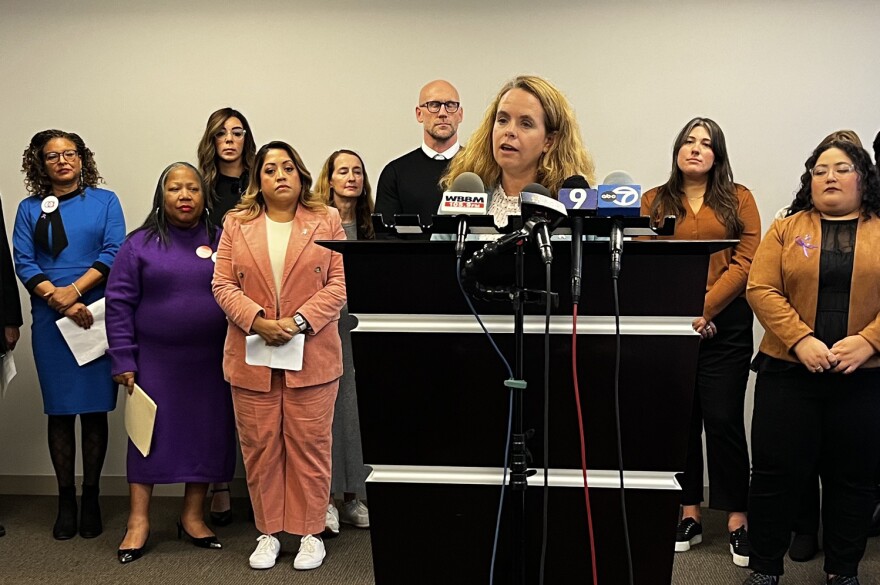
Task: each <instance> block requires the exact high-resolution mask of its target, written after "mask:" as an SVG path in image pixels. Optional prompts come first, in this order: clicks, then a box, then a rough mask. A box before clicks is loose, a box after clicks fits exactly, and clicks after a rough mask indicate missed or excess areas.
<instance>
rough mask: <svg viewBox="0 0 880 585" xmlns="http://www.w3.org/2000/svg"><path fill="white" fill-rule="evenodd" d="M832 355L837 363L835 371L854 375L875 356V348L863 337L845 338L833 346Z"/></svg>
mask: <svg viewBox="0 0 880 585" xmlns="http://www.w3.org/2000/svg"><path fill="white" fill-rule="evenodd" d="M831 353H832V354H833V355H834V360H835V362H836V364H835V367H834V371H835V372H841V373H843V374H852V373H853V372H855V371H856V370H857V369H859V367H861V365H862V364H864V363H865V362H866V361H868V359H869V358H870V357H871V356H872V355H874V353H875V351H874V346H873V345H871V344H870V343H868V340H867V339H865V338H864V337H862V336H861V335H850V336H848V337H844V338H843V339H841V340H840V341H838V342H837V343H835V344H834V345H832V346H831Z"/></svg>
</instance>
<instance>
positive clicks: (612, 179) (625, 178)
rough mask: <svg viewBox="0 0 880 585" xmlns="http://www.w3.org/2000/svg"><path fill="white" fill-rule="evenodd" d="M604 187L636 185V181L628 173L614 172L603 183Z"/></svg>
mask: <svg viewBox="0 0 880 585" xmlns="http://www.w3.org/2000/svg"><path fill="white" fill-rule="evenodd" d="M602 184H603V185H634V184H635V181H634V180H633V178H632V177H631V176H630V174H629V173H628V172H626V171H612V172H611V173H609V174H608V176H607V177H605V180H604V181H602Z"/></svg>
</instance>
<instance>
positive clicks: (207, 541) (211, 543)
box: [177, 519, 223, 548]
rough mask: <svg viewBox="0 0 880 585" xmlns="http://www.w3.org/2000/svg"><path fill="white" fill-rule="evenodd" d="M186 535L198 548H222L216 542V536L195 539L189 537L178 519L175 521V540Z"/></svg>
mask: <svg viewBox="0 0 880 585" xmlns="http://www.w3.org/2000/svg"><path fill="white" fill-rule="evenodd" d="M184 534H185V535H186V537H187V538H189V539H190V541H191V542H192V543H193V544H194V545H195V546H197V547H199V548H223V544H222V543H221V542H220V541H219V540H217V536H216V535H215V536H203V537H201V538H196V537H195V536H191V535H190V534H189V532H187V531H186V529H185V528H184V527H183V522H181V521H180V520H179V519H178V520H177V538H178V540H179V539H180V538H181V537H182V536H183V535H184Z"/></svg>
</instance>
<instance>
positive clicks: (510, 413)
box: [455, 256, 514, 585]
mask: <svg viewBox="0 0 880 585" xmlns="http://www.w3.org/2000/svg"><path fill="white" fill-rule="evenodd" d="M455 279H456V282H458V289H459V290H460V291H461V294H462V296H463V297H464V300H465V302H466V303H467V306H468V308H469V309H470V311H471V314H472V315H473V316H474V318H475V319H476V320H477V323H479V324H480V327H481V328H482V329H483V333H485V334H486V337H488V338H489V343H490V344H491V345H492V348H493V349H494V350H495V353H496V354H498V357H499V358H501V362H502V363H503V364H504V367H505V368H506V369H507V375H508V379H513V369H512V368H511V367H510V363H509V362H508V361H507V358H505V357H504V354H503V353H501V350H500V349H499V348H498V345H497V344H496V343H495V340H494V339H493V338H492V334H491V333H489V330H488V329H486V326H485V325H484V324H483V320H482V319H480V315H479V314H478V313H477V310H476V308H474V305H473V303H472V302H471V299H470V297H469V296H468V294H467V292H465V290H464V284H463V283H462V281H461V257H460V256H459V257H458V258H456V260H455ZM513 393H514V390H513V389H512V388H511V389H510V391H509V398H508V405H507V439H506V440H505V441H504V467H503V471H502V476H501V498H500V499H499V500H498V514H497V517H496V519H495V538H494V539H493V541H492V561H491V563H490V565H489V585H492V584H493V583H494V581H495V561H496V559H497V556H498V539H499V537H500V534H501V514H502V512H503V510H504V494H505V493H506V491H507V469H508V467H510V443H511V435H512V433H513Z"/></svg>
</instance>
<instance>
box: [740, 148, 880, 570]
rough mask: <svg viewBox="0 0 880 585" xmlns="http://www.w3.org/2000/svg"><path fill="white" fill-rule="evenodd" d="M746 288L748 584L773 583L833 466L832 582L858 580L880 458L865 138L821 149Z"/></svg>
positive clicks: (878, 238) (828, 558)
mask: <svg viewBox="0 0 880 585" xmlns="http://www.w3.org/2000/svg"><path fill="white" fill-rule="evenodd" d="M805 168H806V170H805V172H804V174H803V176H802V177H801V186H800V189H799V190H798V192H797V195H796V196H795V198H794V201H793V202H792V204H791V208H790V209H789V212H788V216H787V217H785V218H783V219H778V220H776V221H775V222H774V223H773V225H772V226H771V227H770V230H769V231H768V232H767V235H766V236H765V237H764V241H763V242H762V243H761V245H760V246H759V247H758V251H757V253H756V255H755V260H754V262H753V263H752V270H751V274H750V276H749V284H748V288H747V295H748V300H749V303H750V304H751V306H752V308H753V309H754V311H755V315H756V316H757V317H758V320H759V321H760V322H761V324H762V325H763V326H764V330H765V333H764V338H763V340H762V341H761V346H760V348H759V352H758V355H757V357H756V358H755V360H754V362H753V365H752V366H753V369H755V370H756V371H757V372H758V379H757V384H756V385H755V407H754V412H753V415H752V484H751V491H750V494H749V522H750V536H751V545H752V549H751V556H750V559H749V567H751V568H752V569H753V570H754V571H755V572H754V573H752V575H751V576H750V577H749V578H748V579H747V580H746V582H745V583H746V584H748V585H762V584H767V585H773V584H775V583H778V582H779V576H780V575H782V572H783V557H784V555H785V552H786V549H787V548H788V546H789V539H790V530H791V527H792V524H793V522H794V520H795V517H796V515H797V512H798V507H799V504H800V502H801V499H802V498H801V496H802V492H803V490H804V489H805V486H808V485H810V480H811V479H812V478H813V474H814V473H815V470H816V469H818V470H819V476H820V477H821V478H822V488H823V489H822V492H823V493H822V498H823V502H822V518H823V526H824V534H823V536H824V549H825V572H826V573H827V574H828V576H827V578H826V583H829V584H835V585H857V584H858V582H859V580H858V577H857V574H858V568H859V562H860V561H861V558H862V556H863V554H864V552H865V543H866V540H867V535H868V527H869V524H870V521H871V511H872V510H873V506H874V488H875V487H876V479H877V476H876V473H877V467H878V464H880V450H878V449H877V445H878V444H880V426H878V425H877V421H878V420H880V356H878V355H877V352H878V350H880V179H878V176H877V171H876V169H875V168H874V167H873V166H872V164H871V159H870V157H869V156H868V153H867V152H865V151H864V149H862V148H860V147H858V146H856V145H855V144H853V143H852V142H848V141H843V140H835V141H831V142H828V143H824V144H822V145H820V146H819V147H818V148H816V150H815V151H813V153H812V155H811V156H810V157H809V158H808V159H807V161H806V164H805Z"/></svg>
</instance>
